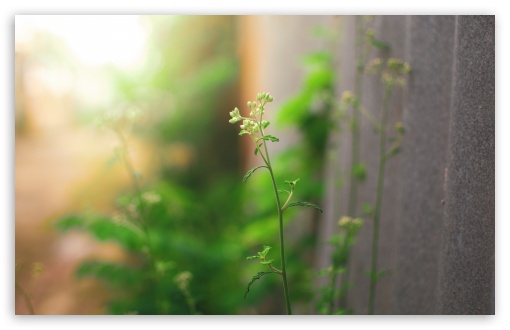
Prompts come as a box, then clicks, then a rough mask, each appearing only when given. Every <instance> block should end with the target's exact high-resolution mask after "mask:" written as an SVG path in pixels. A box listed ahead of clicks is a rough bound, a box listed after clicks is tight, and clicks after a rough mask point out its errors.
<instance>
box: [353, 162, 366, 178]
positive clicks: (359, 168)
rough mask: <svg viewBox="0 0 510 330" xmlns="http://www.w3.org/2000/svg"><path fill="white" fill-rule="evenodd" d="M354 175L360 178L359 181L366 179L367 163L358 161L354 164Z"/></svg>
mask: <svg viewBox="0 0 510 330" xmlns="http://www.w3.org/2000/svg"><path fill="white" fill-rule="evenodd" d="M352 175H354V177H355V178H356V179H358V181H362V182H363V181H365V178H366V176H367V171H366V168H365V164H362V163H358V164H356V165H354V167H353V168H352Z"/></svg>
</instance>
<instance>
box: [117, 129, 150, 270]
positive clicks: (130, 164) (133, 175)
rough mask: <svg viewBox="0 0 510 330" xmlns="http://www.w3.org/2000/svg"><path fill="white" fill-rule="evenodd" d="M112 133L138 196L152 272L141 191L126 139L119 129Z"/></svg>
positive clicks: (141, 221)
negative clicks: (118, 141)
mask: <svg viewBox="0 0 510 330" xmlns="http://www.w3.org/2000/svg"><path fill="white" fill-rule="evenodd" d="M114 131H115V133H116V134H117V136H118V138H119V140H120V142H121V145H122V149H123V155H122V158H123V160H124V164H125V165H126V168H127V171H128V173H129V175H130V176H131V183H132V185H133V189H134V190H135V193H136V195H137V196H138V198H140V208H141V210H140V213H141V215H140V216H139V217H138V218H139V220H140V226H141V227H142V231H143V233H144V235H145V239H146V244H147V249H148V250H149V251H148V252H149V262H150V264H151V266H152V268H153V270H156V265H155V264H154V260H153V257H152V256H153V254H152V247H151V238H150V235H149V229H148V226H147V219H146V209H145V205H144V202H143V200H142V190H141V188H140V183H139V181H138V176H137V174H136V171H135V167H134V166H133V162H132V160H131V157H129V148H128V143H127V140H126V138H125V137H124V134H122V132H121V131H120V130H119V129H115V130H114Z"/></svg>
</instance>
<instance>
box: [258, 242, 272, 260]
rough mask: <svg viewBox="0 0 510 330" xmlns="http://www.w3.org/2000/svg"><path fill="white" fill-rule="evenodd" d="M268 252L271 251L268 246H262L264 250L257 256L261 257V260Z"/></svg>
mask: <svg viewBox="0 0 510 330" xmlns="http://www.w3.org/2000/svg"><path fill="white" fill-rule="evenodd" d="M270 250H271V247H270V246H267V245H264V250H262V251H261V252H259V256H261V257H262V258H265V257H266V256H267V254H268V253H269V251H270Z"/></svg>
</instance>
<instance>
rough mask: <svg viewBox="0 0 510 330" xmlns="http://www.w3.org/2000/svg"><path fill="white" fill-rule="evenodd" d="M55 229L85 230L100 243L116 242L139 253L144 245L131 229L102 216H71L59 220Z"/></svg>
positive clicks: (137, 234) (141, 239)
mask: <svg viewBox="0 0 510 330" xmlns="http://www.w3.org/2000/svg"><path fill="white" fill-rule="evenodd" d="M56 227H57V228H58V229H60V230H62V231H68V230H72V229H78V230H87V231H89V232H90V233H91V234H92V235H93V236H94V237H95V238H96V239H98V240H100V241H116V242H117V243H119V244H120V245H122V246H123V247H125V248H127V249H128V250H131V251H141V250H142V247H143V245H144V243H143V238H142V237H140V235H139V233H137V232H136V231H134V230H133V229H132V228H129V227H126V226H124V225H122V224H119V223H116V222H114V221H112V220H111V219H109V218H106V217H102V216H88V217H83V216H77V215H72V216H68V217H64V218H62V219H61V220H59V221H58V222H57V223H56Z"/></svg>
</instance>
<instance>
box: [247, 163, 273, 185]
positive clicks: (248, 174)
mask: <svg viewBox="0 0 510 330" xmlns="http://www.w3.org/2000/svg"><path fill="white" fill-rule="evenodd" d="M261 167H265V168H267V166H265V165H260V166H256V167H254V168H252V169H251V170H249V171H248V172H247V173H246V174H245V175H244V177H243V182H244V183H246V181H247V180H248V178H249V177H250V176H251V175H252V174H253V172H255V171H256V170H258V169H259V168H261Z"/></svg>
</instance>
